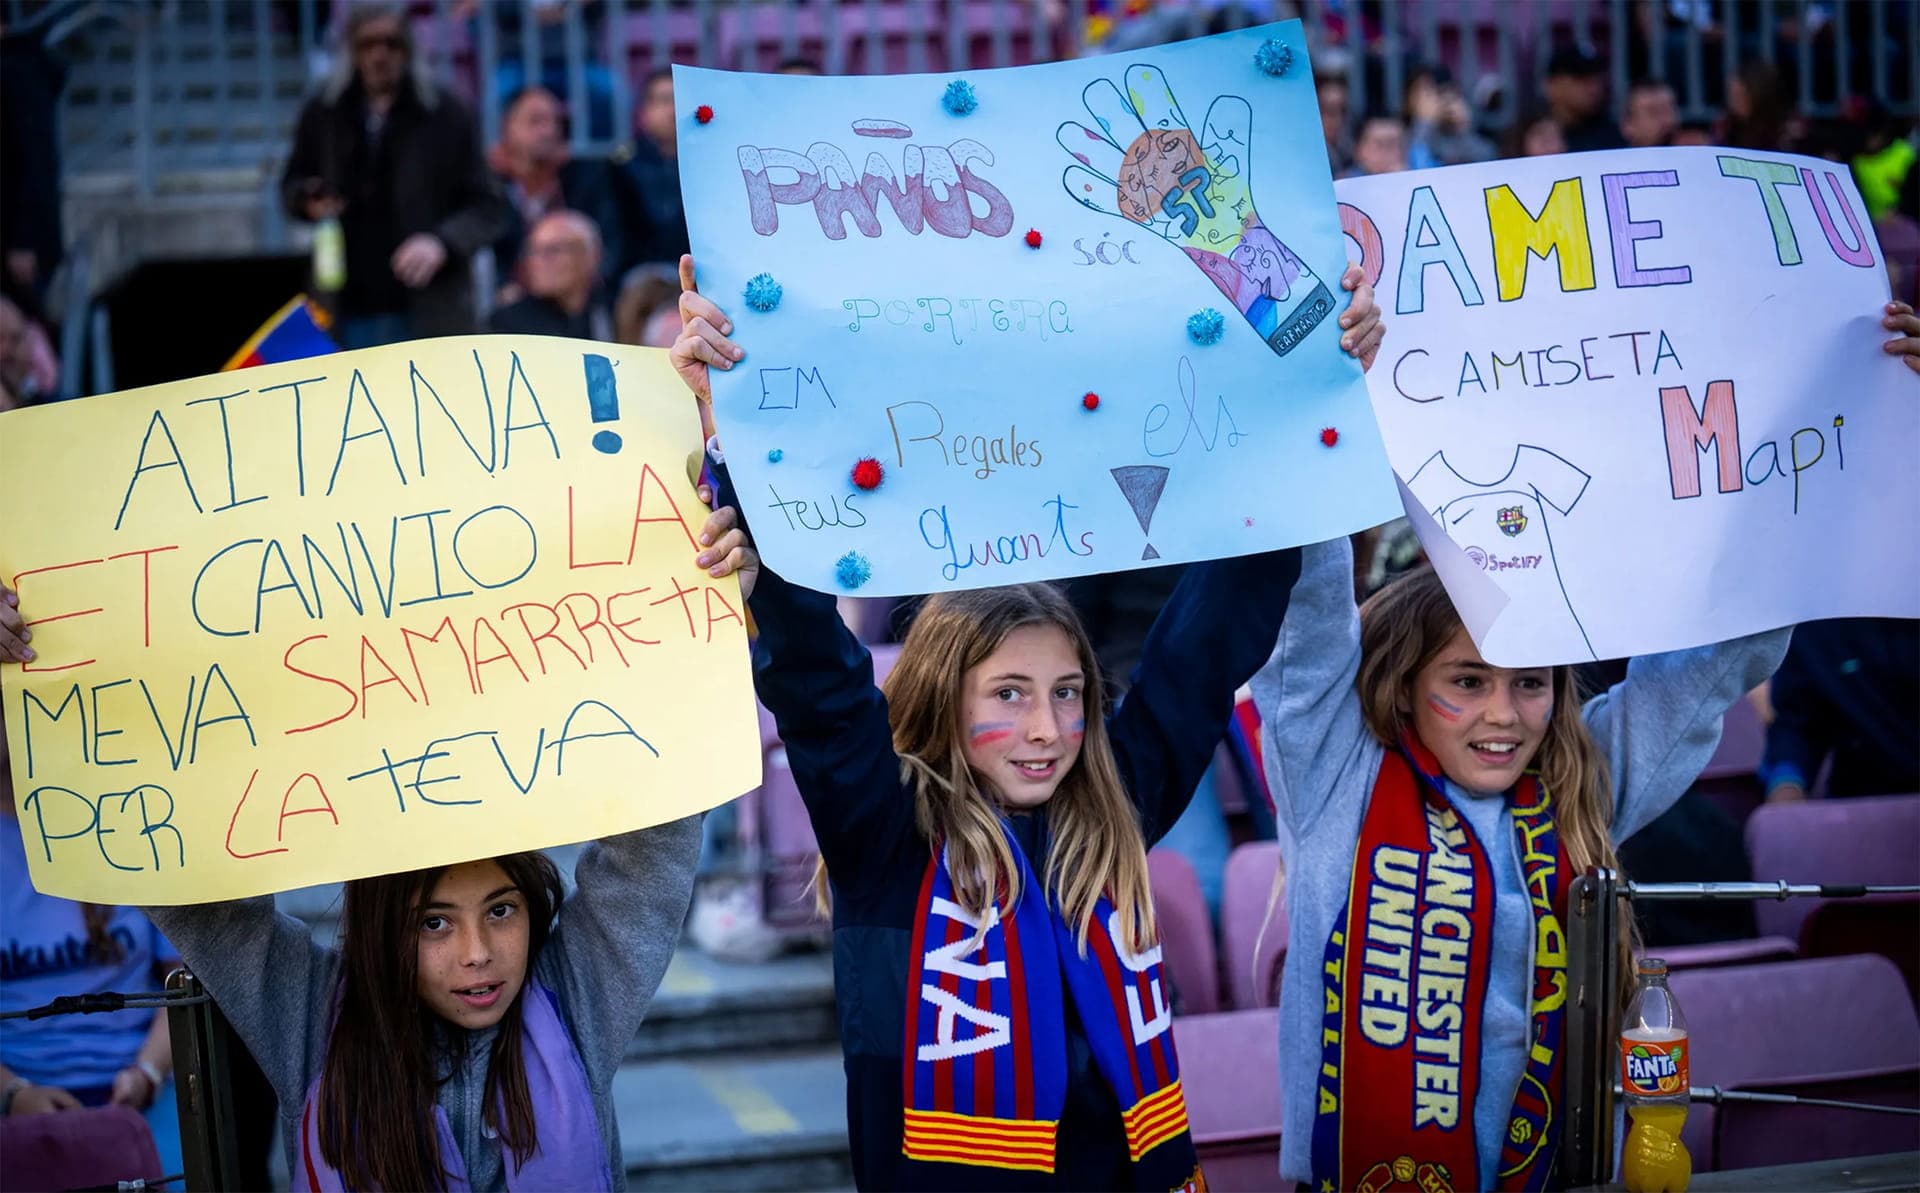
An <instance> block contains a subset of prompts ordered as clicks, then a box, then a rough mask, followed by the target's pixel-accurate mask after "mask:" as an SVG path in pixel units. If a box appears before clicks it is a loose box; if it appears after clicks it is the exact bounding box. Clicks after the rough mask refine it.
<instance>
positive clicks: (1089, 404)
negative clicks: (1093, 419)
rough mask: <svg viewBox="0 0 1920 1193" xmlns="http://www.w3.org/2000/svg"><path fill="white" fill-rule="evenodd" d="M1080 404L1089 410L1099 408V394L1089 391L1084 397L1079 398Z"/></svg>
mask: <svg viewBox="0 0 1920 1193" xmlns="http://www.w3.org/2000/svg"><path fill="white" fill-rule="evenodd" d="M1080 404H1081V405H1082V406H1085V407H1086V408H1087V409H1089V410H1098V409H1100V395H1099V394H1096V393H1091V392H1089V393H1088V394H1087V396H1086V397H1084V398H1081V399H1080Z"/></svg>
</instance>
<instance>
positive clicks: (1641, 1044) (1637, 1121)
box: [1620, 957, 1693, 1193]
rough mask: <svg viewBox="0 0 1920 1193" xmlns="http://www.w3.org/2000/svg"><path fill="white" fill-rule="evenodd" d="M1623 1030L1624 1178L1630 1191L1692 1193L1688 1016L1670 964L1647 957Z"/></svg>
mask: <svg viewBox="0 0 1920 1193" xmlns="http://www.w3.org/2000/svg"><path fill="white" fill-rule="evenodd" d="M1635 969H1636V977H1637V983H1636V988H1635V989H1634V992H1633V1001H1632V1002H1631V1003H1629V1004H1628V1005H1627V1016H1626V1019H1625V1020H1624V1021H1623V1022H1622V1024H1621V1030H1620V1088H1621V1091H1622V1092H1623V1093H1624V1094H1625V1096H1626V1100H1627V1146H1626V1150H1625V1152H1624V1153H1623V1154H1622V1156H1621V1159H1620V1179H1621V1180H1622V1182H1624V1183H1625V1185H1626V1187H1627V1190H1628V1193H1686V1188H1687V1181H1688V1180H1689V1179H1690V1178H1691V1177H1692V1176H1693V1158H1692V1157H1691V1156H1689V1155H1688V1154H1687V1145H1686V1144H1684V1143H1681V1142H1680V1128H1681V1127H1682V1126H1684V1125H1685V1124H1686V1121H1687V1095H1688V1093H1689V1091H1690V1089H1691V1086H1690V1085H1689V1079H1688V1075H1687V1061H1688V1055H1687V1054H1688V1051H1689V1049H1688V1045H1687V1020H1686V1016H1684V1015H1682V1014H1681V1013H1680V1004H1679V1003H1677V1002H1675V1001H1674V998H1673V991H1671V990H1669V989H1667V963H1666V962H1665V961H1662V960H1660V959H1659V958H1657V957H1647V958H1643V959H1642V960H1641V962H1640V963H1639V965H1638V966H1636V967H1635Z"/></svg>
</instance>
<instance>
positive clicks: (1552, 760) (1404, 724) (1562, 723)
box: [1354, 567, 1637, 981]
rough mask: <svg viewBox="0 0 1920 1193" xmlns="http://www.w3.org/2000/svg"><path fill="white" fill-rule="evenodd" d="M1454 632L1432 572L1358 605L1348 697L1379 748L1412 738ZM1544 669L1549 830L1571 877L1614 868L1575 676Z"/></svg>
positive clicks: (1607, 780)
mask: <svg viewBox="0 0 1920 1193" xmlns="http://www.w3.org/2000/svg"><path fill="white" fill-rule="evenodd" d="M1461 628H1462V626H1461V622H1460V614H1459V613H1458V612H1457V611H1455V609H1454V607H1453V601H1452V600H1451V599H1450V598H1449V597H1448V596H1447V590H1446V589H1445V588H1443V587H1442V586H1441V584H1440V577H1439V576H1438V575H1436V574H1435V573H1434V571H1433V569H1432V568H1431V567H1422V568H1419V569H1417V570H1415V571H1412V572H1408V573H1407V574H1406V575H1404V576H1401V577H1400V578H1399V579H1397V580H1395V581H1393V582H1392V583H1390V584H1388V585H1387V586H1386V587H1384V588H1382V589H1381V590H1380V591H1378V592H1376V593H1374V594H1373V595H1372V596H1371V597H1369V598H1368V599H1367V601H1366V603H1365V604H1363V605H1361V606H1360V672H1359V675H1358V676H1356V677H1355V679H1354V689H1355V691H1356V692H1357V693H1358V694H1359V697H1360V711H1361V715H1362V716H1363V717H1364V718H1365V720H1366V723H1367V729H1368V730H1369V731H1370V732H1371V733H1372V734H1373V736H1374V737H1375V738H1376V739H1377V740H1378V741H1379V742H1380V744H1381V745H1383V746H1385V747H1387V748H1388V749H1390V750H1391V749H1395V748H1397V747H1398V746H1399V744H1400V741H1401V738H1402V737H1403V736H1405V735H1408V734H1412V733H1413V707H1414V699H1415V693H1414V681H1415V679H1416V677H1417V676H1418V675H1419V674H1420V671H1421V669H1422V668H1424V667H1425V666H1426V665H1427V664H1428V663H1430V662H1432V661H1433V659H1434V657H1435V656H1436V655H1438V654H1439V653H1440V651H1441V650H1442V649H1443V648H1444V647H1445V646H1446V644H1447V642H1448V640H1449V639H1451V638H1452V637H1453V636H1454V635H1455V634H1457V633H1459V632H1460V630H1461ZM1548 671H1549V672H1550V673H1551V675H1552V690H1553V713H1552V715H1551V717H1550V718H1549V719H1548V721H1547V732H1546V736H1545V738H1543V739H1542V741H1541V742H1540V748H1539V750H1538V751H1537V752H1536V753H1535V754H1534V756H1533V759H1532V766H1531V767H1530V768H1529V769H1530V770H1533V771H1536V772H1538V774H1539V778H1540V784H1541V786H1543V787H1544V788H1546V791H1547V795H1548V798H1549V799H1550V800H1551V801H1552V808H1553V823H1554V827H1555V829H1556V830H1557V831H1558V833H1559V834H1560V843H1561V845H1562V846H1563V847H1564V848H1565V849H1566V851H1567V862H1568V864H1569V865H1570V866H1571V867H1572V869H1573V874H1574V876H1575V877H1578V876H1579V875H1581V874H1584V873H1586V872H1587V871H1588V870H1590V869H1593V868H1595V867H1605V868H1607V869H1610V870H1618V869H1619V868H1620V856H1619V854H1618V853H1617V852H1616V851H1615V850H1614V847H1613V831H1612V829H1613V781H1612V777H1611V776H1610V774H1609V773H1608V768H1607V759H1606V755H1604V754H1602V753H1601V752H1600V746H1599V743H1597V742H1595V741H1594V740H1593V735H1592V734H1591V733H1589V732H1587V723H1586V721H1585V719H1584V718H1582V717H1581V716H1580V705H1581V693H1580V689H1579V681H1578V679H1577V677H1576V676H1575V674H1574V670H1573V668H1572V667H1567V666H1560V667H1551V668H1548ZM1563 927H1564V925H1563ZM1636 936H1637V933H1636V932H1635V930H1634V925H1633V919H1632V917H1631V916H1623V917H1621V927H1620V940H1619V942H1618V945H1617V949H1618V952H1619V961H1620V973H1621V974H1622V976H1623V977H1625V978H1627V979H1628V980H1629V981H1630V980H1631V977H1632V974H1633V965H1632V949H1633V944H1634V941H1635V938H1636Z"/></svg>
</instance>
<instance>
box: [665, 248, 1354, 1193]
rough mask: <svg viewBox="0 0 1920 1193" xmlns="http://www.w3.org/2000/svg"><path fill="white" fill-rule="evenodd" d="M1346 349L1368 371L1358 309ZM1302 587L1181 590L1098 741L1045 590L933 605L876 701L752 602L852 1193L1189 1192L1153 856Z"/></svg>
mask: <svg viewBox="0 0 1920 1193" xmlns="http://www.w3.org/2000/svg"><path fill="white" fill-rule="evenodd" d="M681 285H682V286H683V287H684V290H685V292H684V293H683V294H682V295H681V313H682V315H683V316H684V318H685V320H686V330H685V331H684V332H683V333H682V335H681V337H680V339H679V341H678V342H676V343H675V345H674V348H673V357H674V363H675V365H676V367H678V368H679V370H680V372H681V375H682V376H683V378H685V379H686V380H687V382H688V385H689V387H690V388H692V389H693V391H694V393H695V394H696V395H697V396H698V397H699V398H701V399H703V401H702V414H703V417H704V418H708V419H709V420H710V411H709V410H708V407H707V405H706V402H705V400H704V399H706V398H707V397H708V394H709V389H708V376H707V367H708V365H710V364H711V365H716V366H718V367H721V368H727V367H730V366H731V365H732V364H733V363H734V362H736V361H739V360H740V359H742V357H743V355H744V354H743V353H742V352H741V350H740V349H739V348H738V347H737V346H735V345H734V344H733V343H732V342H731V341H729V340H728V339H727V338H726V333H727V332H730V331H731V330H732V327H731V325H730V324H729V322H728V320H727V318H726V316H725V315H724V314H722V313H721V312H720V310H719V309H718V308H717V307H715V306H714V305H713V304H712V303H711V302H709V301H707V300H706V299H705V298H702V297H701V296H700V295H699V294H697V293H695V292H694V284H693V273H692V261H691V259H689V258H682V261H681ZM1346 285H1347V288H1348V289H1356V288H1359V287H1361V285H1362V283H1361V279H1360V276H1359V271H1358V270H1354V271H1352V272H1351V273H1350V274H1349V276H1348V279H1347V281H1346ZM1342 324H1343V326H1345V327H1346V328H1348V332H1347V338H1348V339H1349V340H1350V341H1351V350H1352V351H1354V353H1355V355H1359V356H1362V357H1363V359H1370V358H1371V356H1372V354H1373V350H1374V349H1375V348H1377V346H1378V343H1379V330H1380V329H1379V320H1378V316H1377V314H1376V312H1375V311H1374V309H1373V305H1372V298H1371V294H1370V292H1369V291H1368V290H1366V289H1364V288H1361V289H1359V292H1358V293H1356V295H1355V297H1354V300H1353V302H1352V304H1351V305H1350V307H1349V308H1348V310H1347V312H1346V314H1345V317H1344V318H1343V320H1342ZM708 430H709V432H710V431H711V422H710V421H709V423H708ZM714 454H715V456H716V460H717V458H718V449H717V447H716V449H715V453H714ZM721 472H722V474H723V479H722V483H723V486H724V485H725V483H726V481H725V479H724V467H722V469H721ZM723 500H724V495H723ZM736 519H737V515H736V514H735V512H734V510H733V509H732V508H731V507H729V506H723V508H721V510H720V511H719V513H717V514H716V515H715V520H716V521H725V522H726V523H727V525H728V527H729V529H728V531H727V537H726V538H725V539H723V540H722V541H720V542H717V543H715V544H714V545H713V547H712V549H711V551H710V552H709V556H714V557H718V556H719V555H721V554H722V553H730V552H735V551H739V550H742V549H744V544H745V541H746V540H745V535H744V527H740V526H737V525H735V524H734V523H735V521H736ZM702 558H703V559H704V558H707V557H706V556H703V557H702ZM729 558H732V556H731V555H729ZM1298 566H1299V552H1298V550H1297V549H1295V550H1287V551H1278V552H1272V553H1269V554H1264V555H1256V556H1250V557H1246V558H1240V559H1226V560H1219V561H1214V562H1209V563H1200V564H1195V565H1193V566H1192V567H1190V568H1189V569H1188V571H1187V574H1186V575H1185V577H1184V578H1183V579H1182V580H1181V582H1180V586H1179V588H1178V590H1177V591H1176V592H1175V594H1174V596H1173V598H1172V599H1171V600H1170V601H1169V602H1168V605H1167V607H1166V608H1165V609H1164V610H1163V611H1162V613H1161V614H1160V616H1159V619H1158V620H1157V621H1156V622H1155V624H1154V627H1153V630H1152V633H1151V634H1150V635H1149V637H1148V639H1147V642H1146V646H1145V650H1144V653H1143V657H1142V659H1141V662H1140V666H1139V669H1138V671H1137V672H1136V675H1135V679H1134V684H1133V687H1132V688H1131V690H1130V692H1129V694H1128V696H1127V698H1126V700H1125V702H1124V703H1122V704H1121V706H1120V707H1119V709H1118V710H1117V711H1116V712H1114V713H1113V715H1112V716H1110V717H1108V716H1106V715H1105V706H1104V700H1103V692H1104V687H1103V685H1102V682H1101V677H1100V674H1099V670H1098V667H1097V666H1096V664H1095V662H1094V657H1093V651H1092V649H1091V647H1090V646H1089V644H1088V641H1087V636H1086V633H1085V631H1084V630H1083V629H1082V628H1081V626H1080V622H1079V620H1078V618H1077V617H1076V616H1075V614H1074V612H1073V609H1072V607H1071V606H1070V605H1069V604H1068V603H1067V602H1066V600H1065V598H1064V597H1062V596H1061V595H1060V594H1059V592H1058V591H1057V590H1056V589H1054V588H1052V587H1051V586H1048V585H1044V584H1029V585H1019V586H1012V587H1007V588H996V589H981V590H974V591H968V592H950V593H942V594H939V595H936V596H933V597H931V598H930V599H929V600H928V601H927V602H926V604H925V605H924V606H922V608H921V610H920V613H919V615H918V616H917V617H916V618H915V620H914V624H913V627H912V630H911V631H910V633H909V634H908V636H907V640H906V643H905V644H904V645H903V646H902V648H901V652H900V657H899V661H898V663H897V664H896V665H895V667H894V669H893V671H892V674H891V675H890V676H889V677H888V678H887V680H886V683H885V685H884V689H882V688H878V687H876V686H875V684H874V680H873V668H872V662H871V659H870V658H869V656H868V654H867V650H866V648H865V647H864V646H862V645H861V644H860V642H859V641H858V640H857V639H855V637H854V636H853V635H852V634H851V633H850V632H848V630H847V629H846V627H845V626H844V625H843V624H841V621H840V619H839V616H838V614H837V612H836V609H835V603H834V598H833V597H831V596H829V595H824V594H821V593H816V592H811V591H808V590H806V589H802V588H799V587H797V586H795V585H792V584H789V583H787V582H786V581H785V580H783V579H781V578H780V577H779V576H777V575H774V574H772V573H770V572H767V573H764V574H762V575H761V576H760V577H759V579H758V582H757V584H756V586H755V588H754V592H753V598H752V601H751V604H752V607H753V613H754V618H755V621H756V622H757V623H758V625H759V628H760V638H759V642H758V645H757V648H756V665H755V683H756V687H757V688H758V691H759V695H760V699H761V700H762V701H763V702H764V703H765V704H766V705H767V707H768V708H769V709H771V710H772V712H773V714H774V717H775V720H776V721H777V722H778V724H779V730H780V738H781V741H782V742H783V743H784V745H785V747H786V752H787V758H788V760H789V761H790V763H791V765H792V769H793V776H794V780H795V782H796V783H797V785H798V786H799V789H800V793H801V795H802V797H803V798H804V799H805V801H806V805H807V809H808V812H809V814H810V815H811V818H812V821H813V826H814V831H815V833H816V834H817V836H818V838H819V841H820V850H821V856H822V859H823V861H824V864H825V873H826V878H827V884H826V885H827V888H828V889H829V890H830V891H831V895H832V899H831V904H832V915H833V926H834V981H835V987H836V990H837V994H838V1003H839V1012H840V1028H841V1046H842V1048H843V1049H844V1050H845V1055H846V1068H847V1079H848V1094H847V1102H848V1127H849V1131H850V1134H851V1137H852V1146H853V1158H854V1174H855V1177H856V1180H857V1181H858V1183H859V1185H860V1186H861V1187H862V1188H877V1189H934V1188H966V1189H987V1188H1071V1189H1130V1188H1138V1189H1177V1188H1182V1187H1187V1188H1193V1187H1197V1186H1198V1184H1199V1182H1200V1177H1199V1170H1198V1163H1197V1160H1196V1157H1195V1153H1194V1146H1193V1142H1192V1139H1191V1137H1190V1136H1189V1134H1188V1131H1187V1122H1186V1107H1185V1101H1184V1096H1183V1094H1182V1090H1181V1085H1180V1079H1179V1069H1178V1064H1177V1060H1176V1058H1175V1056H1174V1050H1173V1037H1172V1033H1171V1031H1170V1030H1169V1027H1170V1024H1171V1016H1170V1010H1169V1006H1168V1000H1167V991H1166V988H1165V986H1164V984H1163V980H1162V973H1161V966H1160V949H1159V946H1158V944H1157V943H1156V929H1155V924H1154V917H1153V908H1152V902H1151V898H1150V896H1149V893H1148V889H1147V866H1146V848H1147V846H1148V845H1150V844H1151V843H1152V842H1154V841H1155V840H1157V839H1158V838H1159V837H1160V836H1161V834H1163V833H1164V832H1165V831H1166V830H1167V828H1168V827H1169V826H1171V825H1172V824H1173V822H1174V821H1175V820H1176V819H1178V817H1179V815H1180V813H1181V811H1182V810H1183V809H1184V808H1185V807H1186V805H1187V801H1188V800H1189V799H1190V798H1191V796H1192V794H1193V789H1194V787H1195V785H1196V784H1197V783H1198V781H1199V779H1200V776H1201V773H1202V772H1203V771H1204V770H1205V769H1206V767H1207V764H1208V761H1209V760H1210V759H1211V757H1212V754H1213V750H1214V747H1215V746H1216V745H1217V744H1218V743H1219V741H1220V739H1221V736H1222V734H1223V733H1224V732H1225V730H1226V725H1227V718H1228V716H1229V714H1230V711H1231V709H1232V706H1233V699H1234V692H1235V690H1236V689H1237V688H1238V687H1239V685H1240V684H1241V683H1243V682H1245V680H1246V679H1247V678H1248V677H1249V676H1251V675H1252V674H1253V672H1254V670H1255V669H1256V668H1257V667H1258V666H1259V665H1260V662H1261V660H1262V659H1263V658H1265V657H1266V655H1267V654H1268V652H1269V650H1270V649H1271V646H1272V642H1273V637H1274V635H1275V633H1276V632H1277V631H1278V629H1279V625H1280V618H1281V615H1282V613H1283V612H1284V610H1285V609H1286V604H1287V593H1288V591H1289V590H1290V589H1291V588H1292V586H1293V581H1294V578H1295V576H1296V575H1297V574H1298Z"/></svg>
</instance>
